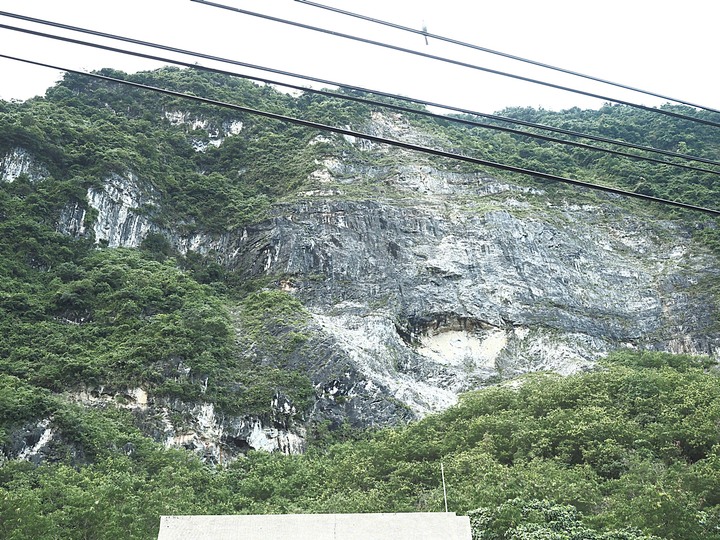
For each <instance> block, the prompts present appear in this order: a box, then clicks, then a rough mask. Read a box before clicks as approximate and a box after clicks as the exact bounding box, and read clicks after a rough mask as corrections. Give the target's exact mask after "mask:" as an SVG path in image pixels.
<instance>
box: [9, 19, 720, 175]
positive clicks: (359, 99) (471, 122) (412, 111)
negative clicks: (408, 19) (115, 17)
mask: <svg viewBox="0 0 720 540" xmlns="http://www.w3.org/2000/svg"><path fill="white" fill-rule="evenodd" d="M4 27H5V25H2V24H0V28H4ZM20 30H21V31H22V30H23V29H20ZM31 32H32V33H35V32H34V31H31ZM42 37H49V38H52V39H58V40H61V41H70V42H72V43H74V44H82V45H84V46H88V47H95V48H100V49H104V50H108V51H111V52H118V53H121V54H126V55H131V56H136V57H141V58H145V59H148V60H156V61H160V62H165V63H168V64H174V65H177V66H183V67H187V68H191V69H197V70H201V71H206V72H210V73H217V74H221V75H228V76H232V77H239V78H243V79H250V80H254V81H258V82H262V83H265V84H274V85H278V86H284V87H286V88H292V89H295V90H300V91H302V92H309V93H314V94H319V95H323V96H328V97H332V98H339V99H343V100H347V101H354V102H358V103H364V104H367V105H373V106H379V107H384V108H387V109H391V110H396V111H400V112H404V113H410V114H416V115H420V116H426V117H429V118H434V119H437V120H442V121H447V122H453V123H457V124H463V125H468V126H473V127H479V128H483V129H490V130H494V131H501V132H504V133H511V134H513V135H519V136H522V137H529V138H533V139H538V140H542V141H546V142H552V143H556V144H563V145H567V146H573V147H576V148H582V149H585V150H591V151H596V152H603V153H607V154H612V155H616V156H621V157H626V158H630V159H635V160H640V161H647V162H649V163H656V164H661V165H670V166H672V167H677V168H681V169H686V170H691V171H696V172H701V173H709V174H717V175H720V171H715V170H712V169H705V168H702V167H695V166H692V165H683V164H681V163H674V162H672V161H666V160H662V159H655V158H652V157H648V156H641V155H637V154H630V153H628V152H622V151H619V150H613V149H611V148H604V147H601V146H595V145H590V144H584V143H580V142H575V141H568V140H565V139H559V138H557V137H549V136H546V135H541V134H538V133H532V132H529V131H522V130H519V129H513V128H507V127H503V126H497V125H494V124H486V123H483V122H477V121H475V120H468V119H464V118H454V117H450V116H444V115H441V114H436V113H433V112H430V111H427V110H418V109H413V108H410V107H403V106H401V105H395V104H392V103H384V102H381V101H377V100H372V99H367V98H363V97H359V96H353V95H349V94H341V93H338V92H330V91H327V90H317V89H314V88H307V87H304V86H300V85H296V84H292V83H287V82H280V81H277V80H273V79H267V78H265V77H258V76H254V75H246V74H241V73H236V72H233V71H226V70H222V69H217V68H211V67H207V66H203V65H200V64H196V63H191V62H183V61H181V60H175V59H171V58H166V57H161V56H155V55H149V54H145V53H140V52H134V51H128V50H125V49H118V48H115V47H110V46H106V45H101V44H97V43H91V42H86V41H82V40H73V39H72V38H65V37H63V36H53V35H51V34H43V35H42ZM716 164H717V165H718V166H720V162H717V163H716Z"/></svg>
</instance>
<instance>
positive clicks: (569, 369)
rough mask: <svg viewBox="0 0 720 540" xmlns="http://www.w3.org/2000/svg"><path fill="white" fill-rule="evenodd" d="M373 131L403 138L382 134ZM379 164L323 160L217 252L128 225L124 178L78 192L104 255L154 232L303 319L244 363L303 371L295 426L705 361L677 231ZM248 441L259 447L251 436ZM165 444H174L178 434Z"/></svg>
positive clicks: (150, 227)
mask: <svg viewBox="0 0 720 540" xmlns="http://www.w3.org/2000/svg"><path fill="white" fill-rule="evenodd" d="M176 116H177V115H176ZM172 120H176V121H178V122H183V123H188V122H190V120H188V119H187V118H184V117H182V118H180V117H178V118H176V117H175V116H174V117H173V118H172ZM374 125H375V127H376V128H377V129H376V131H378V132H381V133H385V132H387V131H388V130H390V131H392V130H396V131H397V130H400V131H403V130H406V127H405V126H404V125H403V124H402V122H400V121H399V120H397V119H395V120H394V121H393V120H392V119H387V118H374ZM200 127H202V126H200ZM195 128H196V126H195V125H194V124H193V129H195ZM236 128H237V126H236ZM228 129H233V128H232V127H229V128H228ZM237 129H239V128H237ZM406 135H407V134H406ZM415 138H416V139H418V138H419V139H418V140H421V139H422V134H417V133H416V134H415ZM421 142H422V140H421ZM338 144H346V145H349V146H350V147H353V148H354V149H355V151H359V152H364V153H372V152H374V151H375V150H376V149H374V147H373V145H367V144H362V143H361V142H360V141H355V140H347V139H345V140H344V141H340V142H339V143H338ZM380 153H381V154H383V155H384V156H385V159H386V161H392V162H394V165H381V166H370V165H360V164H359V163H355V162H354V161H353V160H352V159H348V160H345V161H343V160H339V159H338V158H336V157H333V158H328V159H326V160H325V161H324V162H322V163H319V164H318V169H317V171H316V172H315V173H313V174H312V175H311V177H310V179H309V181H310V182H311V183H314V184H315V186H314V187H313V189H311V190H309V191H307V192H305V193H304V194H303V195H302V196H301V197H300V198H299V199H298V200H296V201H295V202H287V203H284V204H278V205H276V206H275V207H274V210H273V214H272V216H271V217H270V218H269V219H267V220H265V221H262V222H259V223H255V224H252V225H250V226H247V227H244V228H243V229H241V230H237V231H234V232H231V233H226V234H223V235H215V236H212V235H205V234H202V233H195V234H192V235H182V234H178V233H177V232H175V231H173V230H169V229H163V228H161V227H159V226H157V225H155V224H154V223H153V222H152V215H151V212H150V213H148V212H146V211H144V210H142V209H145V210H147V208H148V207H152V205H162V200H161V198H160V197H159V196H156V195H154V194H153V193H152V191H151V190H149V189H148V188H146V187H145V185H146V183H145V182H144V180H143V179H141V178H137V177H135V176H134V175H133V174H128V175H126V176H112V177H110V178H108V179H107V180H106V183H105V187H104V188H103V189H101V190H90V191H89V192H88V205H89V206H90V208H92V209H94V211H95V215H96V217H95V219H94V222H93V224H92V229H93V232H94V235H95V239H96V241H98V242H107V244H108V245H109V246H111V247H113V246H126V247H135V246H138V245H140V243H141V242H142V239H143V238H144V237H145V236H146V235H147V234H148V232H151V231H152V232H159V233H161V234H163V235H164V236H165V237H166V238H167V239H168V240H169V242H170V243H171V244H172V245H173V246H174V247H175V248H176V249H177V250H178V251H179V252H181V253H187V252H188V251H197V252H199V253H202V254H205V255H208V256H210V257H212V258H213V259H215V260H217V261H218V262H220V263H222V264H223V265H225V266H226V267H228V268H230V269H232V270H233V271H234V272H237V273H239V274H240V275H241V276H243V277H245V278H247V279H254V278H258V277H268V276H269V277H271V278H273V279H275V284H276V286H277V287H278V288H282V289H284V290H286V291H288V292H289V293H290V294H293V295H295V296H296V297H297V298H298V299H299V300H301V302H302V303H303V305H304V306H305V307H306V308H307V310H308V311H309V313H310V314H311V316H312V320H311V321H310V322H309V323H308V324H307V326H306V328H305V329H304V331H306V332H308V333H309V335H310V337H309V339H308V341H307V343H305V344H304V345H303V346H302V347H300V348H298V349H297V350H295V351H294V352H293V353H292V354H291V355H290V356H289V357H287V358H284V359H283V360H278V359H277V358H276V355H275V354H274V353H273V351H271V350H263V346H262V344H257V347H256V348H255V349H254V350H253V352H252V354H254V355H256V356H257V357H259V358H261V359H262V361H263V362H266V363H270V364H276V365H277V367H281V368H292V369H299V370H302V371H304V372H307V373H309V375H310V377H311V379H312V381H313V383H314V385H315V388H316V392H317V400H316V403H315V407H314V409H313V411H312V412H311V418H313V419H318V420H322V419H329V420H331V421H332V422H333V423H336V424H337V423H341V422H344V421H349V422H350V423H351V424H352V425H356V426H365V425H375V424H380V425H382V424H388V423H396V422H401V421H405V420H408V419H411V418H415V417H418V416H421V415H423V414H426V413H428V412H431V411H437V410H441V409H444V408H446V407H448V406H450V405H451V404H453V403H455V402H456V400H457V396H458V394H459V393H460V392H463V391H466V390H469V389H472V388H477V387H479V386H482V385H486V384H491V383H493V382H495V381H498V380H499V379H501V378H504V377H509V376H513V375H517V374H520V373H524V372H529V371H537V370H551V371H555V372H558V373H562V374H569V373H573V372H576V371H578V370H584V369H588V368H590V367H592V366H593V364H594V363H595V361H596V360H597V359H598V358H600V357H602V356H603V355H605V354H607V353H608V352H609V351H611V350H614V349H617V348H621V347H630V348H641V349H652V350H664V351H672V352H687V353H699V354H710V355H716V354H717V350H718V344H719V343H720V342H719V338H720V336H718V333H717V331H716V330H714V329H711V327H712V319H713V317H714V314H715V312H716V306H715V304H714V299H712V298H711V297H710V296H708V295H707V294H705V293H703V292H702V288H701V287H700V286H699V284H701V283H702V281H703V280H704V279H705V278H706V277H708V276H710V275H711V274H712V273H713V272H714V270H712V269H713V268H716V266H717V265H716V264H715V263H716V261H714V260H711V259H710V256H709V255H707V254H704V253H703V252H702V251H698V250H696V249H694V248H693V247H692V244H691V242H690V240H689V239H690V235H689V231H688V230H685V229H683V227H682V226H681V225H679V222H677V221H671V220H668V221H662V220H657V219H652V220H647V219H646V218H645V217H644V216H643V215H641V214H637V213H632V212H630V211H629V210H627V209H626V208H627V206H626V201H623V200H620V199H617V198H613V197H608V196H598V197H591V196H588V195H587V194H585V195H581V196H579V198H577V197H575V198H573V197H572V196H569V197H568V198H564V197H555V198H553V197H550V196H548V194H547V193H546V192H545V191H544V190H543V189H541V188H538V187H528V186H526V185H520V184H515V183H513V182H511V181H507V180H502V179H498V178H493V177H490V176H488V175H486V174H480V173H460V172H448V171H445V170H440V169H439V168H436V167H435V166H432V165H430V164H429V163H428V162H425V163H422V162H419V161H416V160H413V158H412V156H411V155H410V154H407V153H406V152H400V151H393V152H390V153H388V151H387V150H385V149H383V150H382V151H381V152H380ZM576 200H581V201H583V202H581V203H578V202H573V201H576ZM65 215H66V216H67V220H66V221H65V222H64V223H60V224H59V226H58V229H59V230H61V231H64V232H67V233H69V234H83V229H82V227H81V225H80V224H81V223H82V221H83V219H84V214H83V213H82V212H79V211H77V209H76V210H73V209H72V208H70V207H68V208H67V209H66V213H65ZM198 407H201V408H202V407H204V405H198ZM203 411H205V409H203ZM203 411H200V412H198V414H197V415H195V416H196V417H197V421H196V422H195V423H196V424H197V425H198V426H201V425H204V424H203V421H201V420H200V418H205V417H207V416H208V414H207V411H205V412H203ZM196 412H197V411H196ZM154 414H156V415H157V414H160V415H161V416H162V413H158V410H156V411H155V413H154ZM210 416H212V415H210ZM218 422H219V421H218V420H212V421H209V423H208V426H210V427H208V428H207V429H209V431H212V430H213V429H216V430H217V429H219V430H220V431H221V432H222V433H231V432H232V433H234V435H231V437H237V438H239V439H242V440H243V441H245V442H244V443H243V444H248V445H250V446H252V447H254V448H268V449H269V448H271V447H272V448H275V449H282V450H283V451H295V450H297V449H298V448H300V447H301V443H300V442H299V439H294V438H293V437H295V436H296V434H297V433H296V434H295V435H293V434H292V433H291V434H280V433H278V434H276V435H267V428H265V427H262V426H261V427H260V428H258V427H257V424H253V422H255V420H242V421H239V420H232V421H230V422H225V421H222V422H220V423H218ZM238 422H239V423H238ZM206 423H207V422H206ZM220 424H222V426H223V427H222V428H219V427H217V426H219V425H220ZM213 426H215V427H213ZM206 427H207V426H206ZM158 429H161V428H158ZM198 429H200V428H198ZM203 429H204V428H203ZM258 430H259V431H263V433H265V435H264V437H265V440H266V441H273V442H263V441H260V438H261V437H260V436H259V435H258V436H255V435H251V434H250V433H255V432H256V431H258ZM222 436H224V435H218V434H217V433H216V434H215V436H214V439H213V440H216V441H219V440H221V439H222ZM163 437H165V435H163ZM168 437H169V438H168V439H167V440H171V441H172V444H175V445H187V444H190V443H188V442H187V440H186V438H185V437H186V435H182V434H177V435H172V436H169V435H168ZM208 437H210V436H208ZM253 437H255V438H254V439H253ZM210 438H213V437H210ZM200 439H202V437H200V438H199V439H197V440H200ZM251 439H252V440H255V441H257V442H256V443H250V442H248V441H250V440H251ZM193 440H195V439H193ZM192 444H195V445H197V444H200V443H198V442H193V443H192ZM202 444H205V443H202ZM213 444H215V443H213ZM216 446H217V445H216ZM210 447H211V446H208V448H210ZM213 448H215V447H213ZM197 449H199V450H200V451H205V450H202V448H200V446H197V447H196V450H197ZM211 452H215V450H212V451H211ZM212 459H216V457H213V458H212Z"/></svg>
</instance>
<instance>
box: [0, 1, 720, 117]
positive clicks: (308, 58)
mask: <svg viewBox="0 0 720 540" xmlns="http://www.w3.org/2000/svg"><path fill="white" fill-rule="evenodd" d="M216 1H218V2H219V3H225V4H227V5H233V6H236V7H240V8H243V9H248V10H253V11H261V12H264V13H268V14H273V15H277V16H281V17H284V18H289V19H293V20H297V21H302V22H305V23H308V24H312V25H316V26H323V27H327V28H332V29H335V30H337V31H341V32H345V33H352V34H357V35H362V36H365V37H368V38H371V39H376V40H380V41H387V42H392V43H395V44H398V45H401V46H405V47H408V48H415V49H418V50H421V51H423V52H427V53H429V54H434V55H440V56H451V57H453V58H457V59H460V60H463V61H465V62H469V63H473V64H480V65H484V66H487V67H490V68H494V69H500V70H504V71H510V72H513V73H518V74H521V75H524V76H529V77H534V78H540V79H545V80H549V81H552V82H555V83H559V84H565V85H568V86H577V87H581V88H583V89H585V90H587V91H591V92H594V93H599V94H604V95H608V96H612V97H618V98H620V99H626V100H629V101H637V102H641V103H644V104H649V105H657V104H659V103H661V100H656V99H655V100H654V99H652V98H648V97H646V96H642V95H637V94H631V93H628V92H625V91H621V90H619V89H615V88H612V87H601V86H598V85H597V84H595V83H589V82H587V81H582V80H576V79H570V78H568V77H567V76H561V75H560V74H557V73H552V72H546V71H543V70H539V69H537V68H533V67H531V66H527V65H525V64H521V63H517V62H511V61H509V60H503V59H499V58H497V57H495V56H491V55H487V54H484V53H480V52H477V51H470V50H467V49H461V48H458V47H456V46H450V45H447V44H443V43H441V42H437V41H433V40H430V43H429V45H426V44H425V41H424V39H423V38H422V37H421V36H417V35H410V34H407V33H403V32H399V31H394V30H391V29H388V28H384V27H378V26H377V25H371V24H368V23H364V22H362V21H358V20H355V19H351V18H348V17H344V16H342V15H337V14H332V13H329V12H327V11H324V10H320V9H318V8H314V7H309V6H306V5H303V4H300V3H298V2H295V1H293V0H216ZM322 3H325V4H328V5H332V6H335V7H339V8H342V9H346V10H349V11H355V12H361V13H364V14H367V15H370V16H373V17H376V18H382V19H386V20H391V21H393V22H396V23H398V24H402V25H405V26H410V27H414V28H418V29H420V28H422V26H423V24H425V25H427V29H428V31H429V32H432V33H435V34H441V35H447V36H450V37H454V38H456V39H460V40H463V41H468V42H471V43H475V44H478V45H481V46H484V47H488V48H492V49H497V50H501V51H504V52H508V53H511V54H515V55H518V56H523V57H527V58H531V59H534V60H538V61H541V62H545V63H548V64H553V65H557V66H561V67H564V68H568V69H572V70H575V71H580V72H583V73H588V74H591V75H595V76H598V77H602V78H606V79H609V80H612V81H616V82H621V83H624V84H628V85H632V86H636V87H639V88H643V89H647V90H651V91H654V92H658V93H662V94H665V95H669V96H672V97H677V98H681V99H685V100H689V101H692V102H694V103H698V104H700V105H705V106H709V107H715V108H720V72H719V71H718V67H717V66H718V58H717V56H718V52H719V47H718V43H719V40H718V27H717V21H718V15H720V4H718V3H717V2H715V1H711V0H684V1H683V2H678V1H672V2H671V1H668V0H603V1H595V0H584V1H582V0H493V1H486V0H443V1H438V0H433V1H430V0H394V1H393V0H362V1H361V0H325V1H323V2H322ZM0 10H1V11H5V12H11V13H19V14H23V15H30V16H34V17H38V18H43V19H49V20H53V21H58V22H63V23H66V24H71V25H75V26H82V27H86V28H91V29H94V30H99V31H103V32H108V33H113V34H121V35H126V36H130V37H133V38H138V39H143V40H147V41H153V42H156V43H162V44H167V45H173V46H176V47H180V48H184V49H190V50H194V51H200V52H204V53H209V54H214V55H218V56H223V57H227V58H232V59H236V60H241V61H244V62H250V63H254V64H259V65H266V66H269V67H273V68H277V69H283V70H287V71H293V72H297V73H302V74H307V75H312V76H316V77H321V78H325V79H329V80H334V81H338V82H343V83H346V84H352V85H357V86H363V87H366V88H372V89H378V90H383V91H386V92H393V93H400V94H403V95H406V96H412V97H418V98H422V99H426V100H430V101H437V102H442V103H447V104H452V105H455V106H459V107H465V108H469V109H473V110H478V111H481V112H493V111H496V110H499V109H501V108H503V107H506V106H535V107H538V106H542V107H546V108H551V109H562V108H567V107H572V106H576V105H577V106H580V107H598V106H600V105H602V101H598V100H594V99H591V98H584V97H582V96H578V95H575V94H569V93H565V92H561V91H559V90H553V89H547V88H543V87H540V86H537V85H532V84H528V83H522V82H517V81H511V80H509V79H506V78H503V77H500V76H497V75H489V74H483V73H480V72H477V71H474V70H470V69H467V68H462V67H458V66H449V65H446V64H442V63H439V62H436V61H430V60H426V59H425V60H423V59H419V58H415V57H410V56H408V55H404V54H401V53H396V52H392V51H388V50H385V49H380V48H377V47H373V46H371V45H361V44H355V43H352V42H348V41H347V40H344V39H341V38H337V37H333V36H328V35H320V34H316V33H314V32H311V31H308V30H301V29H296V28H291V27H289V26H285V25H281V24H278V23H272V22H267V21H262V20H260V19H257V18H253V17H248V16H245V15H239V14H235V13H230V12H227V11H223V10H219V9H216V8H212V7H209V6H205V5H201V4H198V3H194V2H191V1H190V0H123V1H122V2H114V1H112V0H106V1H98V0H63V1H58V0H0ZM0 24H8V25H15V26H23V27H27V28H38V29H43V28H41V27H38V26H35V25H32V24H29V23H23V22H21V21H16V20H13V19H10V18H7V17H0ZM43 30H44V31H48V32H59V31H58V30H50V29H43ZM79 38H80V39H93V38H89V37H87V36H79ZM0 53H2V54H9V55H13V56H21V57H26V58H29V59H33V60H40V61H44V62H49V63H55V64H57V65H62V66H67V67H70V68H74V69H88V70H91V69H100V68H102V67H113V68H116V69H121V70H124V71H137V70H140V69H152V68H155V67H159V65H158V64H154V63H151V62H147V61H140V60H138V59H133V58H131V57H127V56H123V55H119V54H114V53H107V52H100V51H96V50H92V49H87V48H84V47H80V46H77V45H68V44H61V43H58V42H52V41H48V40H45V39H42V38H37V37H30V36H26V35H23V34H19V33H17V32H14V31H11V30H6V29H0ZM156 54H160V55H163V53H156ZM186 60H187V59H186ZM190 61H192V62H194V61H195V59H190ZM199 63H205V64H207V62H204V61H199ZM208 65H209V64H208ZM231 69H240V68H231ZM245 72H247V70H245ZM0 73H1V74H2V75H1V77H0V98H2V99H6V100H9V99H27V98H28V97H31V96H34V95H42V94H43V93H44V91H45V89H46V88H47V87H48V86H50V85H52V84H53V83H54V82H55V81H56V80H57V79H58V78H59V76H60V74H59V73H58V72H57V71H53V70H47V69H43V68H38V67H28V66H24V65H21V64H19V63H17V62H11V61H8V60H0ZM270 78H275V77H272V76H271V77H270ZM303 84H306V83H303Z"/></svg>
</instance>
